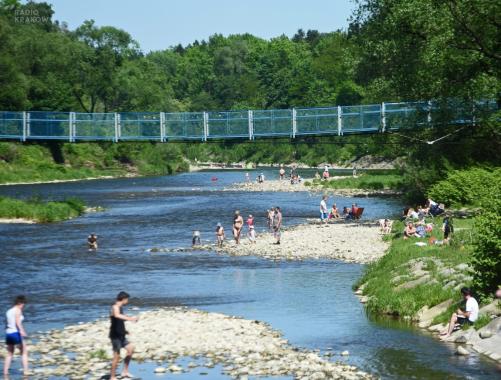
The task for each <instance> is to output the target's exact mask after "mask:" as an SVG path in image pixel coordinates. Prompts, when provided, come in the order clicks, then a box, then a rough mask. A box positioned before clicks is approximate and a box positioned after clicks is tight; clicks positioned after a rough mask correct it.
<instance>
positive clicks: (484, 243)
mask: <svg viewBox="0 0 501 380" xmlns="http://www.w3.org/2000/svg"><path fill="white" fill-rule="evenodd" d="M483 202H484V209H483V212H482V214H481V215H480V216H478V217H477V218H476V221H475V230H476V234H475V237H474V242H473V245H474V248H475V249H474V252H473V260H472V264H473V268H474V269H475V275H474V286H475V289H477V290H478V292H479V293H481V294H482V295H484V296H488V295H490V294H492V292H494V291H495V290H496V289H497V288H498V286H499V285H501V198H500V197H499V193H497V194H495V193H493V194H491V195H490V196H489V197H486V198H485V199H484V200H483Z"/></svg>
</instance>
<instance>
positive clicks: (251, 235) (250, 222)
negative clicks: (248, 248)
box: [246, 215, 256, 243]
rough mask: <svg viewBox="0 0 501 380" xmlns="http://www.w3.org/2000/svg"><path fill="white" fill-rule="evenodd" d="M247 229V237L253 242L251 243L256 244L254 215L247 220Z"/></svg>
mask: <svg viewBox="0 0 501 380" xmlns="http://www.w3.org/2000/svg"><path fill="white" fill-rule="evenodd" d="M246 223H247V228H248V229H249V230H248V231H247V237H248V238H249V240H250V241H251V243H256V230H255V228H254V217H253V216H252V215H249V217H248V218H247V221H246Z"/></svg>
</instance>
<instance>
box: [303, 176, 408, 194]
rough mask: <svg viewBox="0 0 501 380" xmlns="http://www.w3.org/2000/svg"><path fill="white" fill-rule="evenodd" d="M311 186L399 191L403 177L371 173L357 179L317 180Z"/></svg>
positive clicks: (348, 177)
mask: <svg viewBox="0 0 501 380" xmlns="http://www.w3.org/2000/svg"><path fill="white" fill-rule="evenodd" d="M305 185H306V183H305ZM311 185H312V186H318V187H321V188H324V189H361V190H389V189H393V190H398V189H400V188H401V187H402V176H400V175H398V174H388V173H387V172H384V173H382V174H380V173H372V172H371V173H363V174H361V175H359V176H358V177H356V178H354V177H351V176H347V177H346V178H343V179H333V180H330V181H321V180H317V179H315V180H313V183H312V184H311ZM307 186H308V185H307Z"/></svg>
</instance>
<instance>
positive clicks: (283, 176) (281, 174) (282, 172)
mask: <svg viewBox="0 0 501 380" xmlns="http://www.w3.org/2000/svg"><path fill="white" fill-rule="evenodd" d="M278 174H279V175H280V180H281V181H282V180H283V179H284V178H285V169H284V166H283V165H281V166H280V170H279V172H278Z"/></svg>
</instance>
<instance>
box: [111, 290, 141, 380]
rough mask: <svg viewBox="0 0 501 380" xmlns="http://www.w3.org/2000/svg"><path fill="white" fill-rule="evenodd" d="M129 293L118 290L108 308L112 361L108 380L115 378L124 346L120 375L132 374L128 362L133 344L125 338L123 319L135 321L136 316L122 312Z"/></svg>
mask: <svg viewBox="0 0 501 380" xmlns="http://www.w3.org/2000/svg"><path fill="white" fill-rule="evenodd" d="M129 298H130V296H129V294H127V293H126V292H120V293H118V295H117V300H116V302H115V303H114V304H113V306H112V307H111V310H110V322H111V325H110V335H109V337H110V339H111V345H112V347H113V361H112V362H111V376H110V380H116V379H117V378H116V374H115V372H116V370H117V367H118V362H119V361H120V350H121V349H122V348H125V350H126V351H127V355H126V356H125V359H124V369H123V371H122V374H121V377H122V378H124V377H128V378H132V377H133V376H132V375H131V374H130V373H129V363H130V360H131V359H132V354H133V353H134V346H133V345H132V343H129V341H128V340H127V338H126V335H127V334H128V332H127V330H126V329H125V321H132V322H137V321H138V320H139V318H138V317H129V316H127V315H125V314H124V313H123V307H124V306H125V305H127V304H128V303H129Z"/></svg>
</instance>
